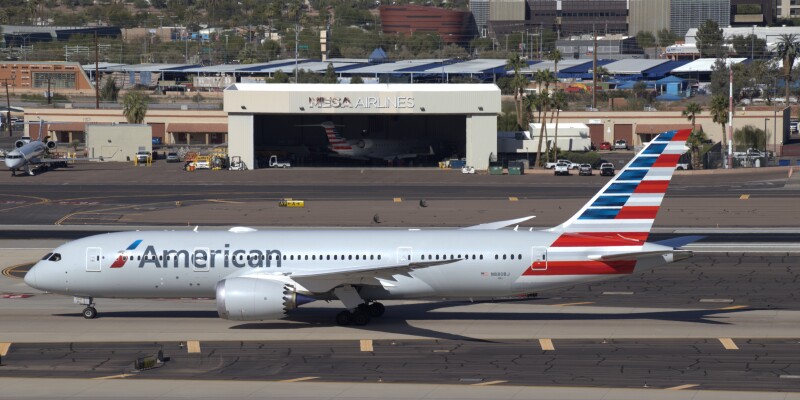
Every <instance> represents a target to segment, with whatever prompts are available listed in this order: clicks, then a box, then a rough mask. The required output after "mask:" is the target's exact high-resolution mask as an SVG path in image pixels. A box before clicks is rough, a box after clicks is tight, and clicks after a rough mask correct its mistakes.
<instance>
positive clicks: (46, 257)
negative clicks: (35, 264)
mask: <svg viewBox="0 0 800 400" xmlns="http://www.w3.org/2000/svg"><path fill="white" fill-rule="evenodd" d="M52 255H53V253H47V254H45V255H44V257H42V261H44V260H47V259H48V258H50V256H52Z"/></svg>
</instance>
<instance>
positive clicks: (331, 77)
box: [322, 63, 338, 83]
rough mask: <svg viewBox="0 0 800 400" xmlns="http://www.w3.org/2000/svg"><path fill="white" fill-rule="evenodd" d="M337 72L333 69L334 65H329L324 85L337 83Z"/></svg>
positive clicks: (324, 77)
mask: <svg viewBox="0 0 800 400" xmlns="http://www.w3.org/2000/svg"><path fill="white" fill-rule="evenodd" d="M337 82H338V80H337V79H336V70H335V69H334V68H333V63H328V67H327V68H325V75H324V76H323V77H322V83H337Z"/></svg>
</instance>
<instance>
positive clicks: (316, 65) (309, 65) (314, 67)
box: [261, 60, 359, 73]
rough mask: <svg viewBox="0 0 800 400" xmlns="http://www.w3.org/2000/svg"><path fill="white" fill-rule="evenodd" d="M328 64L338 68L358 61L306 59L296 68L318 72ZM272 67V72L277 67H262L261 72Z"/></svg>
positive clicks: (275, 70)
mask: <svg viewBox="0 0 800 400" xmlns="http://www.w3.org/2000/svg"><path fill="white" fill-rule="evenodd" d="M292 64H294V63H292ZM328 64H333V68H334V69H338V68H342V67H349V66H351V65H357V64H359V62H353V61H344V62H342V61H338V60H329V61H306V62H304V63H301V64H299V65H298V66H297V68H298V69H303V70H306V71H311V72H317V73H319V72H325V71H326V70H327V69H328ZM273 69H274V71H273V72H277V69H275V68H274V67H273V68H266V69H262V70H261V72H267V71H270V70H273ZM279 69H285V68H279ZM292 70H294V65H292Z"/></svg>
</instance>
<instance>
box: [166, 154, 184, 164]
mask: <svg viewBox="0 0 800 400" xmlns="http://www.w3.org/2000/svg"><path fill="white" fill-rule="evenodd" d="M180 161H181V158H180V157H178V153H167V162H180Z"/></svg>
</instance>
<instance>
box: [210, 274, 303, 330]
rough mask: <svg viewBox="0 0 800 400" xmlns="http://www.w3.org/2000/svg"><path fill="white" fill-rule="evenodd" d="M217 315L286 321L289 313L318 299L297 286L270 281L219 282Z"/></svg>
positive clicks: (234, 318)
mask: <svg viewBox="0 0 800 400" xmlns="http://www.w3.org/2000/svg"><path fill="white" fill-rule="evenodd" d="M216 291H217V312H218V313H219V316H220V318H223V319H230V320H234V321H260V320H265V319H278V318H283V316H284V314H286V312H287V311H289V310H293V309H295V308H297V307H298V306H300V305H302V304H306V303H310V302H312V301H314V300H315V299H313V298H310V297H307V296H303V295H302V294H297V292H296V291H295V288H294V286H292V285H289V284H286V283H284V282H279V281H276V280H270V279H258V278H231V279H225V280H223V281H220V282H218V283H217V287H216Z"/></svg>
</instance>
